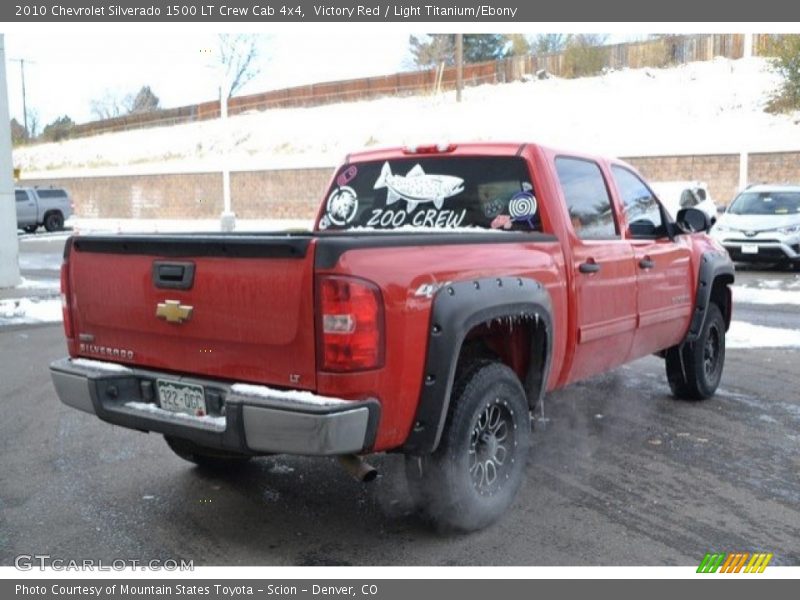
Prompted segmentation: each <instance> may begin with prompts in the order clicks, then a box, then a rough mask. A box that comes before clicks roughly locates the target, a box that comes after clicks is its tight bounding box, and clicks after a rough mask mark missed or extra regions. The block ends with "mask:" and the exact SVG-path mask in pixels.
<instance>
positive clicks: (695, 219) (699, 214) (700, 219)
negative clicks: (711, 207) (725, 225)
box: [675, 208, 711, 233]
mask: <svg viewBox="0 0 800 600" xmlns="http://www.w3.org/2000/svg"><path fill="white" fill-rule="evenodd" d="M675 222H676V223H677V224H678V227H680V228H681V229H682V230H683V231H684V232H685V233H697V232H699V231H708V230H709V229H711V218H710V217H709V216H708V215H707V214H706V213H705V212H703V211H702V210H700V209H699V208H682V209H681V210H679V211H678V216H677V218H676V219H675Z"/></svg>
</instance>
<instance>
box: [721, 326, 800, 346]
mask: <svg viewBox="0 0 800 600" xmlns="http://www.w3.org/2000/svg"><path fill="white" fill-rule="evenodd" d="M725 346H726V347H727V348H800V331H798V330H797V329H782V328H779V327H765V326H763V325H754V324H752V323H747V322H745V321H733V322H732V323H731V328H730V330H728V334H727V336H726V337H725Z"/></svg>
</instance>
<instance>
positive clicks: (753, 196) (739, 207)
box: [728, 192, 800, 215]
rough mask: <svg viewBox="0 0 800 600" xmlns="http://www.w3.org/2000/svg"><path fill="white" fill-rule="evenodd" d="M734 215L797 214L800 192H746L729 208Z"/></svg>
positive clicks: (799, 210) (799, 204)
mask: <svg viewBox="0 0 800 600" xmlns="http://www.w3.org/2000/svg"><path fill="white" fill-rule="evenodd" d="M728 212H729V213H732V214H734V215H796V214H798V213H800V192H744V193H742V194H740V195H739V196H738V197H737V198H736V200H734V201H733V203H732V204H731V207H730V208H729V209H728Z"/></svg>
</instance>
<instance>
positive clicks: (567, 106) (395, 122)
mask: <svg viewBox="0 0 800 600" xmlns="http://www.w3.org/2000/svg"><path fill="white" fill-rule="evenodd" d="M777 84H778V80H777V78H776V76H775V75H774V74H773V73H771V72H770V70H769V66H768V63H767V62H766V61H765V60H764V59H761V58H751V59H743V60H729V59H715V60H713V61H710V62H696V63H690V64H687V65H682V66H678V67H675V68H670V69H639V70H628V69H626V70H621V71H614V72H610V73H607V74H605V75H602V76H598V77H589V78H583V79H557V78H551V79H546V80H536V81H528V82H517V83H510V84H498V85H484V86H479V87H473V88H467V89H466V90H465V93H464V101H463V102H462V103H461V104H457V103H456V102H455V97H454V94H451V93H448V94H443V95H440V96H418V97H407V98H383V99H379V100H371V101H363V102H353V103H343V104H333V105H327V106H320V107H315V108H293V109H275V110H269V111H265V112H257V113H250V114H244V115H240V116H235V117H231V118H230V119H229V121H228V127H229V132H230V137H229V139H230V148H231V150H230V159H229V160H230V165H231V167H232V168H233V169H265V168H281V167H304V166H329V165H333V164H335V163H336V162H337V161H339V160H340V159H341V157H342V156H343V155H344V154H346V153H347V152H350V151H352V150H354V149H358V148H361V147H365V146H376V145H395V144H408V143H412V144H413V143H420V142H425V141H440V140H535V141H538V142H541V143H544V144H549V145H554V146H559V147H567V148H569V147H574V148H580V149H583V150H589V151H593V152H597V153H602V154H610V155H617V156H648V155H673V154H705V153H709V154H711V153H731V152H739V151H742V150H747V151H750V152H759V151H762V152H763V151H776V150H798V149H800V113H795V114H794V115H778V116H776V115H769V114H766V113H764V112H763V106H764V104H765V103H766V101H767V99H768V98H769V96H770V94H771V93H772V90H774V89H775V87H776V86H777ZM223 140H224V135H223V130H222V122H221V121H219V120H217V121H202V122H197V123H189V124H182V125H174V126H170V127H158V128H152V129H142V130H132V131H128V132H120V133H110V134H104V135H100V136H96V137H90V138H80V139H75V140H68V141H65V142H60V143H53V144H42V145H36V146H30V147H25V148H20V149H17V150H15V152H14V165H15V166H17V167H21V168H22V169H23V172H24V173H25V175H26V176H31V177H33V176H35V175H37V174H38V175H40V176H53V175H56V174H58V175H60V176H65V175H77V174H80V173H84V174H85V173H87V169H91V171H92V172H93V173H96V174H99V173H101V172H114V173H120V172H150V173H152V172H161V171H163V172H183V171H190V172H191V171H204V170H212V171H216V170H219V168H220V167H219V165H220V158H219V157H220V153H221V150H222V149H223V147H224V145H223Z"/></svg>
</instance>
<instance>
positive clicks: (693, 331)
mask: <svg viewBox="0 0 800 600" xmlns="http://www.w3.org/2000/svg"><path fill="white" fill-rule="evenodd" d="M734 277H735V273H734V268H733V261H732V260H731V258H730V256H728V253H727V252H724V251H723V252H704V253H703V255H702V256H701V258H700V269H699V273H698V278H697V296H696V297H695V302H694V311H693V313H692V321H691V323H690V325H689V331H688V332H687V334H686V338H685V339H684V342H694V341H696V340H697V338H698V337H699V335H700V332H701V331H703V325H704V324H705V322H706V315H707V314H708V307H709V305H710V304H711V294H712V292H713V290H714V282H715V281H716V280H717V279H719V278H722V281H724V282H725V284H726V285H729V284H731V283H733V280H734ZM723 316H724V317H725V326H726V328H727V327H728V326H730V317H731V315H730V307H728V311H727V314H724V315H723Z"/></svg>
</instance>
